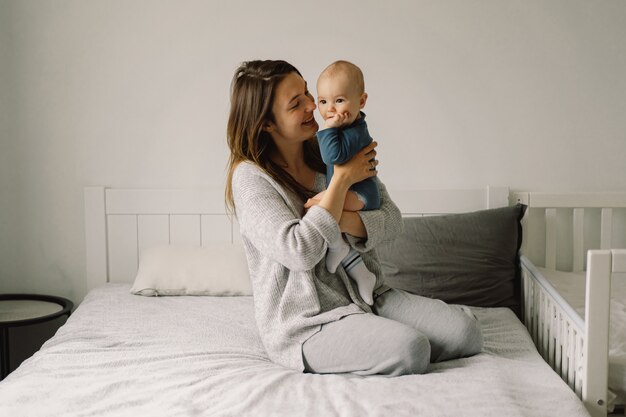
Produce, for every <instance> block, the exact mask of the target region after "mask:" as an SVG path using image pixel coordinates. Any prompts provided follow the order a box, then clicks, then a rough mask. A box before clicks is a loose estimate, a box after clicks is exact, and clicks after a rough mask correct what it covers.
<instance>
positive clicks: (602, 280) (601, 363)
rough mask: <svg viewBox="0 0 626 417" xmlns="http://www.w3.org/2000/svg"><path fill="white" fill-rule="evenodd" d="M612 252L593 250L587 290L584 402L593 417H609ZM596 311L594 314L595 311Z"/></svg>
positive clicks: (588, 261)
mask: <svg viewBox="0 0 626 417" xmlns="http://www.w3.org/2000/svg"><path fill="white" fill-rule="evenodd" d="M611 257H612V254H611V251H610V250H590V251H589V252H588V255H587V285H586V289H585V334H586V336H587V339H586V340H587V343H585V352H584V357H585V361H586V363H585V364H584V369H585V370H584V372H585V381H584V383H583V390H582V397H583V398H582V399H583V402H584V403H585V407H587V410H589V413H590V414H591V415H592V416H594V417H595V416H605V415H606V401H607V388H608V387H607V379H608V351H609V349H608V346H609V306H610V304H609V303H608V302H606V300H609V299H610V294H611V263H612V259H611ZM592 310H593V311H592Z"/></svg>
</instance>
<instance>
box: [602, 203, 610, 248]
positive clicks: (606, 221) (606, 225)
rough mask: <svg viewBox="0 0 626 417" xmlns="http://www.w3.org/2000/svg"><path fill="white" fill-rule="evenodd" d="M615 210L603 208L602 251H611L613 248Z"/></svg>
mask: <svg viewBox="0 0 626 417" xmlns="http://www.w3.org/2000/svg"><path fill="white" fill-rule="evenodd" d="M612 231H613V209H611V208H603V209H602V218H601V220H600V249H610V248H611V246H612V242H611V240H612V236H611V234H612Z"/></svg>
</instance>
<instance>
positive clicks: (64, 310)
mask: <svg viewBox="0 0 626 417" xmlns="http://www.w3.org/2000/svg"><path fill="white" fill-rule="evenodd" d="M72 308H74V303H72V302H71V301H70V300H68V299H65V298H61V297H55V296H52V295H35V294H0V357H1V362H0V365H1V366H0V381H1V380H3V379H4V378H5V377H6V376H7V375H8V374H9V329H10V328H11V327H19V326H27V325H30V324H37V323H43V322H46V321H49V320H54V319H56V318H57V317H61V316H67V317H69V316H70V314H71V313H72Z"/></svg>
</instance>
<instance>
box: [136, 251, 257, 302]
mask: <svg viewBox="0 0 626 417" xmlns="http://www.w3.org/2000/svg"><path fill="white" fill-rule="evenodd" d="M130 292H131V293H133V294H138V295H147V296H154V295H251V294H252V287H251V285H250V275H249V272H248V264H247V262H246V255H245V252H244V249H243V245H242V244H229V243H220V244H217V243H216V244H209V245H207V246H203V247H199V246H161V247H154V248H149V249H145V250H144V251H143V252H142V253H141V256H140V258H139V268H138V270H137V276H136V277H135V282H134V284H133V287H132V288H131V290H130Z"/></svg>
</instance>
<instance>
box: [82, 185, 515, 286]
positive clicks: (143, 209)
mask: <svg viewBox="0 0 626 417" xmlns="http://www.w3.org/2000/svg"><path fill="white" fill-rule="evenodd" d="M84 195H85V244H86V265H87V271H86V272H87V288H88V289H92V288H95V287H97V286H100V285H103V284H105V283H107V282H117V283H132V282H133V280H134V278H135V274H136V272H137V266H138V262H139V255H140V253H141V251H142V250H143V249H145V248H148V247H151V246H157V245H158V246H160V245H168V244H171V245H197V246H200V245H204V244H207V243H208V242H224V244H232V243H233V242H236V241H238V240H239V228H238V226H237V225H236V219H234V218H231V217H229V216H228V215H227V214H226V208H225V203H224V190H223V189H115V188H105V187H87V188H85V191H84ZM390 195H391V197H392V198H393V200H394V202H395V203H396V204H397V205H398V207H399V208H400V210H401V211H402V213H403V214H404V215H406V216H418V215H433V214H446V213H463V212H470V211H476V210H481V209H486V208H495V207H504V206H507V205H508V204H509V189H508V188H507V187H484V188H479V189H471V190H397V191H390Z"/></svg>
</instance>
